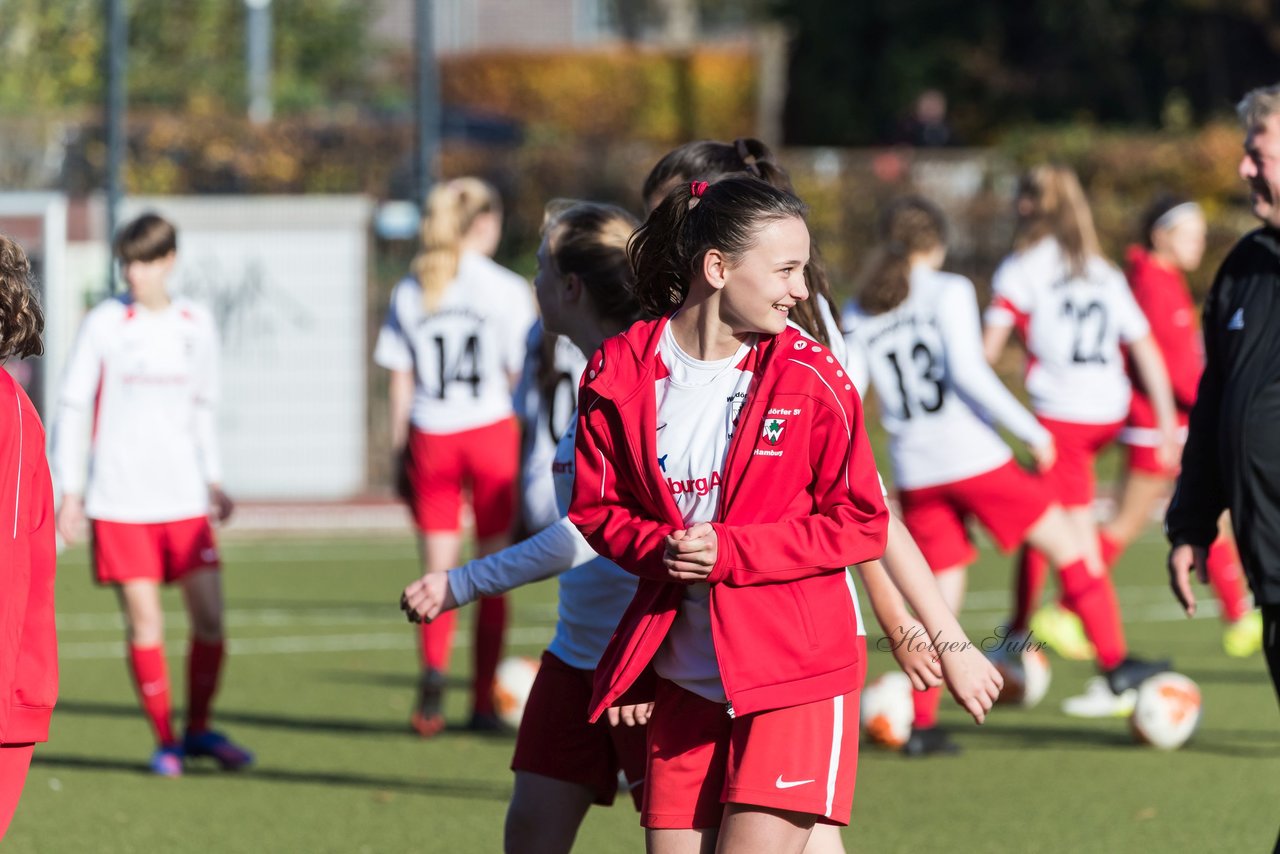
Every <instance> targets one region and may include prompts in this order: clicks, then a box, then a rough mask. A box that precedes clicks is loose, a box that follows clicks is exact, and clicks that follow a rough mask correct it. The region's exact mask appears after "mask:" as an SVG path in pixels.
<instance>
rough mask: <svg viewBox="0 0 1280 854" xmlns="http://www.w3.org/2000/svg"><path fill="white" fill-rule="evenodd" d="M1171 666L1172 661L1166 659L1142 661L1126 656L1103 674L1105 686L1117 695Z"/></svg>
mask: <svg viewBox="0 0 1280 854" xmlns="http://www.w3.org/2000/svg"><path fill="white" fill-rule="evenodd" d="M1172 666H1173V664H1172V662H1170V661H1169V660H1168V659H1163V660H1161V661H1144V660H1142V659H1141V658H1126V659H1125V660H1124V661H1122V662H1120V663H1119V664H1117V665H1116V666H1115V667H1113V668H1112V669H1111V670H1108V671H1107V672H1106V673H1105V674H1103V675H1104V676H1106V678H1107V687H1108V688H1110V689H1111V693H1112V694H1115V695H1116V696H1117V697H1118V696H1120V695H1121V694H1123V693H1124V692H1125V691H1128V690H1129V689H1130V688H1137V687H1138V686H1139V685H1141V684H1142V683H1143V682H1145V681H1147V680H1148V679H1150V678H1151V677H1152V676H1155V675H1156V674H1157V673H1164V672H1165V671H1166V670H1169V669H1170V668H1171V667H1172Z"/></svg>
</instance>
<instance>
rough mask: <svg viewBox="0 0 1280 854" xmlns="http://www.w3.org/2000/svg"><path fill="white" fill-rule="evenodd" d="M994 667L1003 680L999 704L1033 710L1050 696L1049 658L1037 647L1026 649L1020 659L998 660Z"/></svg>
mask: <svg viewBox="0 0 1280 854" xmlns="http://www.w3.org/2000/svg"><path fill="white" fill-rule="evenodd" d="M992 663H993V664H995V667H996V670H998V671H999V672H1000V675H1001V676H1002V677H1004V687H1003V688H1001V689H1000V696H999V697H998V698H997V699H996V702H997V703H999V704H1001V705H1016V706H1021V707H1022V708H1024V709H1032V708H1035V707H1036V706H1037V705H1039V703H1040V701H1041V700H1043V699H1044V695H1045V694H1047V693H1048V692H1049V678H1050V671H1049V657H1048V656H1047V655H1045V654H1044V652H1043V651H1042V650H1040V649H1039V648H1038V647H1034V646H1033V647H1029V648H1028V649H1024V650H1023V651H1022V652H1021V653H1020V654H1019V655H1018V656H1017V657H1002V658H997V659H995V660H994V661H993V662H992Z"/></svg>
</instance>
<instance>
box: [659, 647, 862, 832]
mask: <svg viewBox="0 0 1280 854" xmlns="http://www.w3.org/2000/svg"><path fill="white" fill-rule="evenodd" d="M858 642H859V643H860V644H865V640H863V639H862V638H859V639H858ZM865 652H866V651H865V649H864V650H863V654H862V655H861V659H860V660H862V661H866V654H865ZM858 682H859V685H861V682H862V679H861V678H859V680H858ZM861 696H862V689H861V687H859V688H858V689H856V690H853V691H850V692H849V693H847V694H844V695H842V696H839V697H832V698H831V699H829V700H819V701H817V702H815V703H805V704H804V705H800V706H789V707H787V708H785V709H771V710H769V711H765V712H756V713H754V714H750V715H743V716H742V717H738V718H731V717H729V715H728V712H727V710H726V709H725V706H724V704H723V703H713V702H711V701H710V700H706V699H703V698H702V697H699V696H698V695H697V694H694V693H692V692H690V691H686V690H685V689H684V688H681V687H680V686H679V685H676V684H675V683H674V682H669V681H667V680H666V679H659V680H658V692H657V697H656V698H655V701H654V706H653V717H652V718H651V719H650V720H649V767H648V774H647V777H646V779H645V799H644V810H643V811H642V814H641V818H640V823H641V824H642V825H644V826H645V827H648V828H655V829H662V828H700V827H719V826H720V821H721V818H722V817H723V815H724V805H725V804H726V803H733V804H743V805H749V806H758V807H768V808H770V809H781V810H791V811H794V812H802V813H810V814H812V815H816V816H817V817H818V821H820V822H822V823H824V824H840V825H844V824H848V823H849V815H850V812H851V811H852V809H853V786H854V782H855V779H856V777H857V771H858V702H859V700H860V699H861Z"/></svg>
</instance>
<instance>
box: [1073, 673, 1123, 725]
mask: <svg viewBox="0 0 1280 854" xmlns="http://www.w3.org/2000/svg"><path fill="white" fill-rule="evenodd" d="M1137 702H1138V691H1137V689H1136V688H1128V689H1126V690H1125V691H1122V692H1121V693H1119V694H1113V693H1112V692H1111V688H1110V687H1108V685H1107V680H1106V678H1105V677H1103V676H1094V677H1092V678H1090V679H1089V681H1088V682H1086V683H1085V685H1084V693H1083V694H1078V695H1076V696H1075V697H1068V698H1067V699H1065V700H1063V701H1062V712H1063V714H1066V715H1070V716H1071V717H1073V718H1123V717H1127V716H1129V715H1131V714H1133V707H1134V706H1135V705H1136V704H1137Z"/></svg>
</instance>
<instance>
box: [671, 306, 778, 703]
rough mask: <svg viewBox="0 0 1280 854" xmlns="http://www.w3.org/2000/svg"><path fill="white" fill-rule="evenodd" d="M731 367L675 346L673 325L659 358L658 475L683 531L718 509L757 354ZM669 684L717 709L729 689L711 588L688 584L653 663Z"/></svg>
mask: <svg viewBox="0 0 1280 854" xmlns="http://www.w3.org/2000/svg"><path fill="white" fill-rule="evenodd" d="M753 345H754V341H752V342H749V343H746V344H743V345H742V346H740V347H739V348H738V352H736V353H734V354H733V355H732V356H730V357H729V358H727V359H721V360H719V361H715V362H704V361H701V360H699V359H695V358H694V357H693V356H690V355H689V354H688V353H686V352H685V351H684V350H682V349H681V348H680V345H679V344H677V343H676V339H675V335H674V334H673V333H672V331H671V324H670V323H668V324H667V325H666V327H665V328H664V329H663V330H662V340H661V341H660V342H659V344H658V356H659V358H661V360H662V367H661V368H660V369H659V371H658V379H657V381H656V383H655V389H654V392H655V394H656V395H657V406H658V468H659V469H661V470H662V473H663V475H664V476H665V478H666V485H667V489H669V490H670V491H671V497H672V498H673V499H675V503H676V507H678V508H679V509H680V515H681V517H683V519H684V523H685V526H686V527H688V526H691V525H694V524H696V523H698V522H710V521H712V520H713V519H714V518H715V515H716V510H717V508H718V505H719V501H720V482H721V479H722V478H723V476H724V460H725V455H726V454H727V453H728V451H729V440H730V439H732V438H733V431H734V428H735V425H736V422H737V419H738V414H739V413H740V412H741V411H742V406H743V404H744V403H745V402H746V399H747V389H748V387H749V386H750V384H751V373H752V372H751V368H750V362H751V361H752V359H751V356H752V352H751V350H752V346H753ZM653 667H654V670H655V671H656V672H657V674H658V675H659V676H661V677H663V678H664V679H670V680H671V681H672V682H675V683H676V684H677V685H679V686H681V687H682V688H684V689H686V690H688V691H692V692H693V693H695V694H697V695H698V696H700V697H704V698H706V699H708V700H711V701H713V702H717V703H723V702H725V694H724V685H723V683H722V682H721V681H720V667H719V664H718V663H717V661H716V651H715V646H714V644H713V642H712V639H711V585H709V584H690V585H688V586H687V587H686V588H685V594H684V601H683V602H682V603H681V606H680V613H679V614H678V615H677V616H676V619H675V622H674V623H672V625H671V630H670V631H669V632H668V633H667V637H666V639H665V640H664V641H663V643H662V646H661V647H660V648H659V650H658V653H657V655H655V656H654V659H653Z"/></svg>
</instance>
